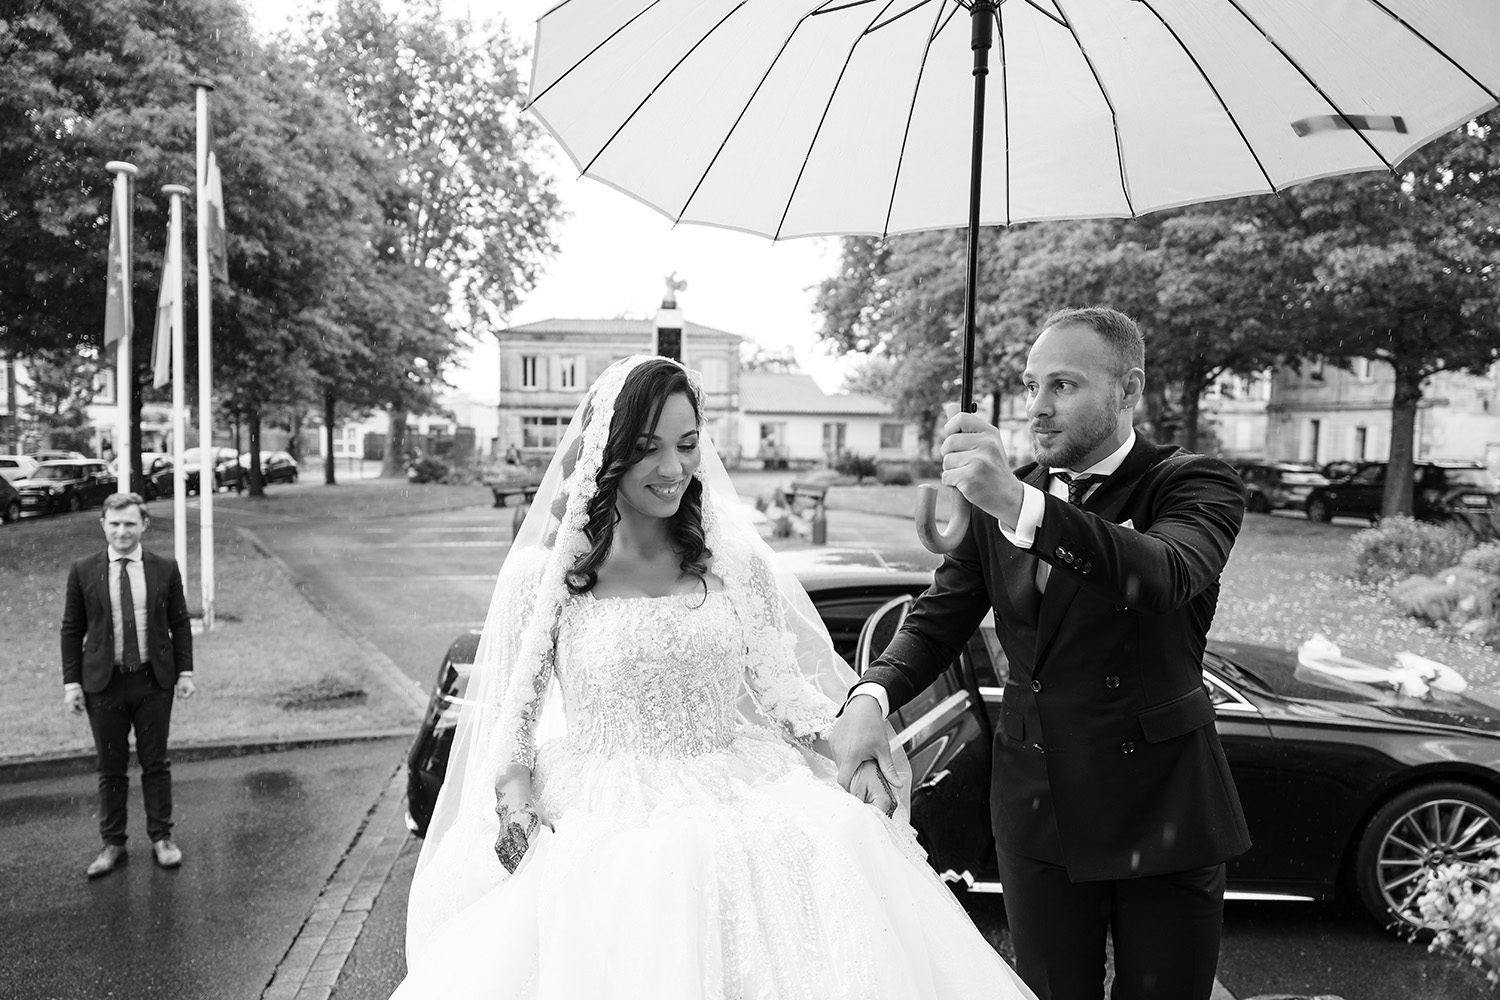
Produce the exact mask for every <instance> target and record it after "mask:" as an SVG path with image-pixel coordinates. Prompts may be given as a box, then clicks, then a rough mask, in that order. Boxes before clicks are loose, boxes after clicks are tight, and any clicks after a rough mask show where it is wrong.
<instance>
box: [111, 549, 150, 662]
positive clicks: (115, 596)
mask: <svg viewBox="0 0 1500 1000" xmlns="http://www.w3.org/2000/svg"><path fill="white" fill-rule="evenodd" d="M121 572H128V573H129V574H130V598H131V603H132V604H133V605H135V606H134V607H133V608H130V609H129V611H130V614H131V615H133V616H134V617H135V642H136V647H137V649H139V651H140V654H141V661H142V662H145V661H146V660H148V659H150V657H149V656H147V654H146V567H145V566H144V565H143V564H142V562H141V547H140V546H139V545H137V546H136V547H135V550H134V551H133V552H130V553H128V554H126V555H123V556H122V555H120V554H119V553H118V552H116V551H115V550H114V549H110V550H109V608H110V613H111V615H113V617H114V628H115V665H116V666H118V665H119V664H120V663H122V662H123V661H124V659H125V618H124V613H125V611H126V609H124V608H121V607H120V573H121Z"/></svg>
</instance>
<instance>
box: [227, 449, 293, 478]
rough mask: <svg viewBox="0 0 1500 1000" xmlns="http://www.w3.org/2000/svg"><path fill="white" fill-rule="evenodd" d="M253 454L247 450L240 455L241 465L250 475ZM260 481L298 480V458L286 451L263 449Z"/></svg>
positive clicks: (246, 473) (247, 474)
mask: <svg viewBox="0 0 1500 1000" xmlns="http://www.w3.org/2000/svg"><path fill="white" fill-rule="evenodd" d="M251 457H252V456H251V454H250V453H249V452H248V451H247V452H245V453H244V454H243V455H241V456H240V465H241V466H242V467H243V468H244V470H245V475H246V477H248V476H249V475H250V459H251ZM260 481H261V482H262V483H295V482H296V481H297V460H296V459H295V458H293V457H292V455H291V453H290V452H286V451H263V452H261V453H260Z"/></svg>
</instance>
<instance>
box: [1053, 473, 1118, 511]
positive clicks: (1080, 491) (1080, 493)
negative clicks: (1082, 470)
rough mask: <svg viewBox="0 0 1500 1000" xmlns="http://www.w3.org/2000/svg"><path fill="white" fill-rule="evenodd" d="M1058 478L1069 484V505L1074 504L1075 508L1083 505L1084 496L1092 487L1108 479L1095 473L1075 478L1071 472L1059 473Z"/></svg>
mask: <svg viewBox="0 0 1500 1000" xmlns="http://www.w3.org/2000/svg"><path fill="white" fill-rule="evenodd" d="M1057 478H1059V479H1061V480H1062V481H1063V482H1065V483H1067V484H1068V503H1070V504H1072V505H1073V506H1074V507H1077V506H1078V505H1079V504H1081V503H1083V497H1084V494H1086V493H1088V491H1089V487H1090V486H1093V485H1094V484H1095V483H1097V482H1099V481H1100V480H1101V479H1106V478H1108V477H1106V476H1100V475H1097V474H1094V473H1089V474H1088V475H1084V476H1075V475H1073V474H1072V473H1071V472H1059V473H1057Z"/></svg>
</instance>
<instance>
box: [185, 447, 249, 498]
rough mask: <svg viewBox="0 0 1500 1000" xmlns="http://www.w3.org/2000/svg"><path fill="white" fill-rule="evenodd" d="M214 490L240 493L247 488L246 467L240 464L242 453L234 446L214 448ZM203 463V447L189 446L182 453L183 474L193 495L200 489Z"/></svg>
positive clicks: (188, 489)
mask: <svg viewBox="0 0 1500 1000" xmlns="http://www.w3.org/2000/svg"><path fill="white" fill-rule="evenodd" d="M212 452H213V456H214V470H213V477H214V480H213V490H214V492H215V493H217V492H218V491H219V490H223V489H230V490H234V491H235V492H236V493H238V492H239V491H240V490H242V489H244V488H245V478H246V476H247V475H248V473H247V471H246V469H245V467H244V466H243V465H241V464H240V454H239V452H237V451H235V450H234V449H233V448H214V449H212ZM202 465H203V449H202V448H189V449H188V450H187V451H185V452H183V453H182V475H183V482H184V483H185V484H186V486H187V491H188V493H189V494H190V495H191V494H193V493H197V492H198V490H199V485H198V482H199V480H200V479H201V478H202V475H201V469H202Z"/></svg>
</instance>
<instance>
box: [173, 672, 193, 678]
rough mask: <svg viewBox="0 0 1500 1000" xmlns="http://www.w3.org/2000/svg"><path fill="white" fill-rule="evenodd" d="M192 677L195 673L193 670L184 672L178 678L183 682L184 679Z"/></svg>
mask: <svg viewBox="0 0 1500 1000" xmlns="http://www.w3.org/2000/svg"><path fill="white" fill-rule="evenodd" d="M191 676H193V672H192V671H191V670H184V671H183V672H182V673H180V674H178V675H177V677H178V679H179V680H181V679H182V678H184V677H191Z"/></svg>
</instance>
